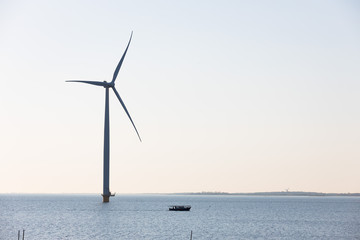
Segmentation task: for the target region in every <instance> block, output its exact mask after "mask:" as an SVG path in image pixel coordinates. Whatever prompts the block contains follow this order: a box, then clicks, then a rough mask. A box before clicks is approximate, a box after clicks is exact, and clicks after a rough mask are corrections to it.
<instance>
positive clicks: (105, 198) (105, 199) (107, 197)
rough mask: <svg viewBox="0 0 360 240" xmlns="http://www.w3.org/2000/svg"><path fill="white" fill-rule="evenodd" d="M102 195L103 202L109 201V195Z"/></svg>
mask: <svg viewBox="0 0 360 240" xmlns="http://www.w3.org/2000/svg"><path fill="white" fill-rule="evenodd" d="M102 196H103V202H104V203H105V202H109V199H110V196H104V195H102Z"/></svg>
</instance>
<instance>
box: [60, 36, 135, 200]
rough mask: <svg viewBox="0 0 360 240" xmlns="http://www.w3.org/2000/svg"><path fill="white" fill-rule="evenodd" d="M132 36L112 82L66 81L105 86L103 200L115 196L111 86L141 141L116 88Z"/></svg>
mask: <svg viewBox="0 0 360 240" xmlns="http://www.w3.org/2000/svg"><path fill="white" fill-rule="evenodd" d="M131 38H132V32H131V35H130V40H129V43H128V45H127V47H126V49H125V52H124V54H123V55H122V57H121V59H120V61H119V63H118V65H117V67H116V69H115V72H114V75H113V78H112V80H111V82H106V81H103V82H100V81H86V80H68V81H66V82H80V83H87V84H91V85H95V86H100V87H104V88H105V123H104V179H103V194H102V196H103V202H109V198H110V196H114V194H111V192H110V187H109V175H110V173H109V170H110V162H109V161H110V133H109V130H110V123H109V88H111V89H112V90H113V91H114V93H115V95H116V97H117V98H118V99H119V101H120V103H121V105H122V107H123V108H124V110H125V112H126V114H127V116H128V117H129V119H130V121H131V124H132V125H133V126H134V129H135V131H136V134H137V135H138V137H139V140H140V142H141V138H140V135H139V132H138V130H137V129H136V127H135V124H134V122H133V120H132V119H131V116H130V114H129V111H128V110H127V108H126V106H125V104H124V102H123V100H122V99H121V97H120V95H119V93H118V91H117V90H116V88H115V80H116V77H117V75H118V73H119V70H120V68H121V65H122V63H123V61H124V58H125V55H126V52H127V50H128V48H129V45H130V42H131Z"/></svg>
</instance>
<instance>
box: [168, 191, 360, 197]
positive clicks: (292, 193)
mask: <svg viewBox="0 0 360 240" xmlns="http://www.w3.org/2000/svg"><path fill="white" fill-rule="evenodd" d="M172 194H174V195H230V196H304V197H312V196H315V197H317V196H319V197H336V196H347V197H360V193H322V192H301V191H283V192H252V193H228V192H188V193H172Z"/></svg>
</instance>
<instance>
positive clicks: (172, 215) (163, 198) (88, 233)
mask: <svg viewBox="0 0 360 240" xmlns="http://www.w3.org/2000/svg"><path fill="white" fill-rule="evenodd" d="M101 200H102V199H101V196H100V195H8V194H2V195H0V239H5V240H8V239H15V240H16V239H17V238H18V230H22V229H25V239H26V240H31V239H34V240H38V239H51V240H53V239H76V240H81V239H190V232H191V231H193V239H194V240H196V239H334V240H337V239H360V198H357V197H250V196H189V195H184V196H178V195H117V196H116V197H113V198H111V199H110V201H111V202H110V203H108V204H103V203H101ZM175 204H179V205H181V204H182V205H185V204H190V205H191V206H192V208H191V211H190V212H171V211H168V205H175Z"/></svg>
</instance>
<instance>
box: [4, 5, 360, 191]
mask: <svg viewBox="0 0 360 240" xmlns="http://www.w3.org/2000/svg"><path fill="white" fill-rule="evenodd" d="M359 13H360V4H359V2H358V1H350V0H344V1H334V0H330V1H325V0H319V1H307V0H305V1H285V0H284V1H279V0H275V1H265V0H264V1H262V0H258V1H250V0H249V1H231V0H227V1H202V0H199V1H190V0H184V1H172V0H170V1H160V0H159V1H158V0H155V1H137V0H135V1H81V0H79V1H70V0H64V1H45V0H34V1H8V0H0V80H1V87H0V112H1V115H0V116H1V118H0V123H1V124H0V133H1V134H0V193H101V191H102V164H103V159H102V157H103V128H104V104H105V103H104V100H105V91H104V89H103V88H99V87H96V86H91V85H85V84H76V83H66V82H65V80H67V79H86V80H98V81H103V80H107V81H110V80H111V78H112V75H113V72H114V70H115V67H116V65H117V63H118V61H119V59H120V58H121V56H122V54H123V51H124V50H125V48H126V44H127V42H128V40H129V37H130V33H131V31H134V34H133V39H132V42H131V44H130V47H129V50H128V52H127V55H126V58H125V61H124V63H123V65H122V68H121V70H120V72H119V75H118V78H117V80H116V88H117V90H118V92H119V93H120V95H121V96H122V98H123V100H124V102H125V104H126V106H127V108H128V110H129V112H130V114H131V116H132V118H133V120H134V122H135V125H136V127H137V129H138V130H139V133H140V135H141V137H142V140H143V141H142V142H139V140H138V138H137V136H136V133H135V131H134V129H133V127H132V125H131V123H130V121H129V119H128V118H127V116H126V114H125V112H124V111H123V109H122V107H121V105H120V103H119V102H118V101H117V99H116V96H115V95H114V94H111V95H110V136H111V147H110V151H111V154H110V167H111V170H110V189H111V191H112V192H117V193H172V192H201V191H221V192H260V191H284V190H285V189H289V190H290V191H314V192H346V193H347V192H360V184H359V182H360V174H359V169H360V147H359V146H360V126H359V122H360V108H359V103H360V94H359V92H360V81H359V80H360V67H359V65H360V27H359V26H360V14H359Z"/></svg>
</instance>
